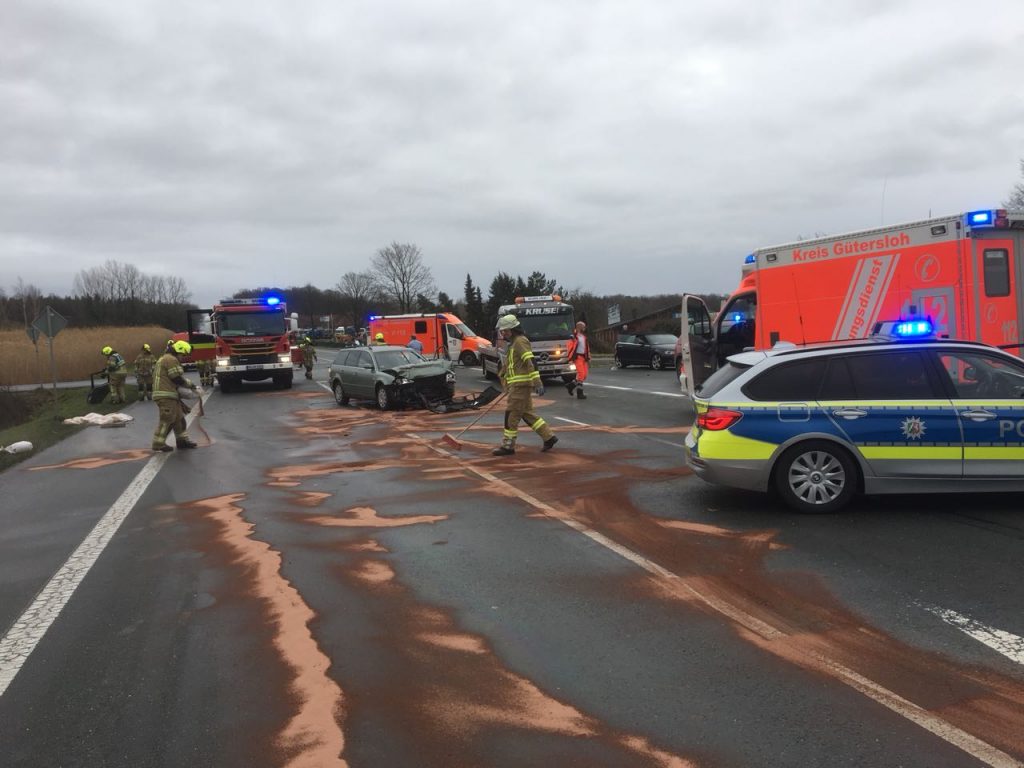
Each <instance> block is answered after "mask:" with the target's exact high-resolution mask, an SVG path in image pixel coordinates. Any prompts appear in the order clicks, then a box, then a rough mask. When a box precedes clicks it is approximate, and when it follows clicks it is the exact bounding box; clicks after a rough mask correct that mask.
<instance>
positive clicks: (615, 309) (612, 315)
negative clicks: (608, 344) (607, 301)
mask: <svg viewBox="0 0 1024 768" xmlns="http://www.w3.org/2000/svg"><path fill="white" fill-rule="evenodd" d="M621 320H622V318H621V317H620V316H619V305H618V304H613V305H612V306H610V307H608V325H615V324H616V323H618V322H620V321H621Z"/></svg>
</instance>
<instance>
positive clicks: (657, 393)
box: [587, 381, 686, 398]
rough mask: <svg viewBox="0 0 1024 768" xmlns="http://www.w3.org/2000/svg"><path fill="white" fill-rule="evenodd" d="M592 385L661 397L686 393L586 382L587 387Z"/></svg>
mask: <svg viewBox="0 0 1024 768" xmlns="http://www.w3.org/2000/svg"><path fill="white" fill-rule="evenodd" d="M591 387H594V388H595V389H617V390H619V391H621V392H639V393H640V394H641V395H660V396H661V397H682V398H685V397H686V395H684V394H682V393H681V392H653V391H651V390H649V389H636V388H635V387H619V386H615V385H614V384H594V383H593V382H590V381H588V382H587V388H588V389H589V388H591Z"/></svg>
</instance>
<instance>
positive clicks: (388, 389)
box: [328, 345, 455, 411]
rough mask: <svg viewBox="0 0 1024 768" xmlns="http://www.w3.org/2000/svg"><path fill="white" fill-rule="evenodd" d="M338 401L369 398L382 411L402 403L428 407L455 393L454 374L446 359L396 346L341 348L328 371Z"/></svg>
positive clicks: (449, 398)
mask: <svg viewBox="0 0 1024 768" xmlns="http://www.w3.org/2000/svg"><path fill="white" fill-rule="evenodd" d="M328 376H329V380H330V384H331V391H333V392H334V399H335V400H336V401H337V402H338V405H348V403H349V400H351V399H356V400H372V401H374V402H376V403H377V407H378V408H380V409H381V410H382V411H383V410H387V409H389V408H398V407H402V406H414V407H424V408H425V407H429V405H428V404H430V403H437V402H441V401H447V400H451V399H452V397H454V395H455V374H454V373H453V372H452V368H451V363H450V362H448V361H447V360H427V359H425V358H424V357H423V356H422V355H420V354H419V353H417V352H415V351H413V350H411V349H409V348H407V347H397V346H391V345H388V346H380V347H373V346H371V347H352V348H350V349H343V350H341V351H340V352H339V353H338V355H337V357H335V358H334V362H333V363H331V366H330V369H329V371H328Z"/></svg>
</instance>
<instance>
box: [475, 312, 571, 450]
mask: <svg viewBox="0 0 1024 768" xmlns="http://www.w3.org/2000/svg"><path fill="white" fill-rule="evenodd" d="M497 327H498V333H499V334H501V338H503V339H504V340H505V341H506V342H508V349H507V351H506V353H505V360H504V361H503V363H502V366H501V371H500V372H499V374H498V375H499V376H500V377H501V380H502V383H503V384H504V385H505V390H506V392H508V399H507V400H506V401H505V429H504V431H503V432H502V439H501V445H500V446H499V447H498V448H495V449H494V450H493V451H491V453H492V454H493V455H495V456H511V455H512V454H514V453H515V452H516V436H517V434H518V432H519V421H520V420H522V421H525V422H526V424H527V425H528V426H529V427H530V429H532V430H533V431H534V432H536V433H537V434H538V435H540V438H541V440H543V441H544V447H543V448H541V450H542V451H550V450H551V449H552V448H554V447H555V443H557V442H558V438H557V437H555V433H554V432H552V431H551V427H549V426H548V424H547V422H546V421H544V419H542V418H541V417H540V416H538V415H537V414H535V413H534V412H533V393H534V392H536V393H537V396H538V397H539V396H541V395H543V394H544V382H543V381H541V378H540V371H538V370H537V366H536V365H535V364H534V362H533V348H532V347H531V346H530V340H529V339H528V338H526V334H525V333H523V329H522V327H521V326H520V325H519V319H518V318H517V317H516V316H515V315H505V316H504V317H502V318H500V319H499V320H498V326H497Z"/></svg>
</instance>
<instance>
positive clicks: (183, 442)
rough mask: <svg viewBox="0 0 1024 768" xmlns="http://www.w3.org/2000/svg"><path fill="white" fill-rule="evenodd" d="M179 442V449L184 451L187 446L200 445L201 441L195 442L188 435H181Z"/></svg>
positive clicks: (194, 446)
mask: <svg viewBox="0 0 1024 768" xmlns="http://www.w3.org/2000/svg"><path fill="white" fill-rule="evenodd" d="M177 444H178V450H179V451H183V450H185V449H186V448H198V447H199V443H193V442H192V441H191V440H189V439H188V438H187V437H179V438H178V439H177Z"/></svg>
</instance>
